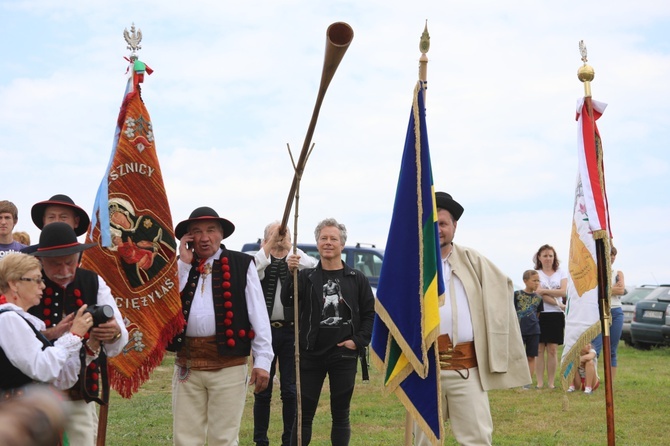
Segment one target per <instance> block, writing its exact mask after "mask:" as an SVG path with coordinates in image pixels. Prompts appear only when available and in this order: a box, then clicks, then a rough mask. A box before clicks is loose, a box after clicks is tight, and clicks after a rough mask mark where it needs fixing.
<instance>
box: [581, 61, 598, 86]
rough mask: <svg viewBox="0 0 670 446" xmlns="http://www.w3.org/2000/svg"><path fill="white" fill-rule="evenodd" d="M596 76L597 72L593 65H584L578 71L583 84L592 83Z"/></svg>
mask: <svg viewBox="0 0 670 446" xmlns="http://www.w3.org/2000/svg"><path fill="white" fill-rule="evenodd" d="M595 75H596V72H595V71H594V70H593V67H592V66H591V65H586V64H584V65H582V66H581V67H579V70H577V78H578V79H579V80H580V81H582V82H591V81H592V80H593V78H594V77H595Z"/></svg>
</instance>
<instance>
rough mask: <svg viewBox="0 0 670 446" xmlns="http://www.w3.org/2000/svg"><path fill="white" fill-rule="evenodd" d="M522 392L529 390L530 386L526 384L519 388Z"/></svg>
mask: <svg viewBox="0 0 670 446" xmlns="http://www.w3.org/2000/svg"><path fill="white" fill-rule="evenodd" d="M521 389H522V390H529V389H530V384H526V385H525V386H523V387H522V388H521Z"/></svg>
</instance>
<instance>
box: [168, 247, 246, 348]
mask: <svg viewBox="0 0 670 446" xmlns="http://www.w3.org/2000/svg"><path fill="white" fill-rule="evenodd" d="M221 248H222V252H221V256H220V257H219V258H218V259H214V263H213V265H212V298H213V301H214V318H215V320H216V345H217V351H218V352H219V354H220V355H222V356H249V353H251V339H253V338H254V336H255V334H254V331H253V330H252V329H251V323H250V322H249V316H248V312H247V300H246V296H245V289H246V287H247V270H248V269H249V265H250V264H251V262H252V260H253V257H251V256H250V255H248V254H243V253H241V252H237V251H228V250H227V249H226V247H225V246H223V245H221ZM198 263H199V262H198V259H196V258H194V259H193V263H192V265H191V271H190V272H189V275H188V281H187V282H186V286H184V288H183V290H182V292H181V305H182V312H183V314H184V319H185V320H186V325H187V326H188V317H189V314H190V311H191V304H192V302H193V297H194V295H195V290H196V287H197V285H198V279H199V278H200V271H198ZM185 333H186V327H184V331H183V332H181V333H180V334H178V335H177V336H176V337H175V338H174V339H173V340H172V345H170V346H169V347H168V350H170V351H179V350H181V348H182V347H183V345H184V340H185V338H186V336H185Z"/></svg>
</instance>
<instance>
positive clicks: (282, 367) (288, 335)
mask: <svg viewBox="0 0 670 446" xmlns="http://www.w3.org/2000/svg"><path fill="white" fill-rule="evenodd" d="M294 345H295V333H294V332H293V327H291V326H288V325H286V326H284V327H280V328H274V327H272V350H273V351H274V354H275V357H274V359H273V360H272V366H270V382H269V383H268V387H267V388H266V389H265V390H263V391H262V392H260V393H256V394H254V442H255V443H256V445H257V446H267V445H269V444H270V440H269V439H268V426H269V424H270V401H271V400H272V385H273V382H274V377H275V370H276V365H277V359H279V385H280V387H281V388H280V396H281V401H282V420H283V422H284V432H283V433H282V436H281V444H282V446H289V443H290V441H291V429H292V427H293V420H294V418H295V410H296V390H295V354H294V348H295V347H294Z"/></svg>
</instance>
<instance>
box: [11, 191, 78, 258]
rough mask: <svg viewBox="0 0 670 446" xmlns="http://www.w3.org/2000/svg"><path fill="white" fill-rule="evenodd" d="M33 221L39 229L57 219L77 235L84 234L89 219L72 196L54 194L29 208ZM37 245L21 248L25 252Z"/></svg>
mask: <svg viewBox="0 0 670 446" xmlns="http://www.w3.org/2000/svg"><path fill="white" fill-rule="evenodd" d="M30 216H31V217H32V219H33V223H35V226H37V227H38V228H39V229H40V230H41V229H44V227H45V226H46V225H48V224H49V223H54V222H57V221H60V222H63V223H67V224H68V225H70V227H71V228H72V229H74V232H75V234H76V235H77V237H78V236H80V235H83V234H86V231H88V226H89V225H90V224H91V219H90V218H89V217H88V214H87V213H86V211H85V210H83V209H82V208H80V207H79V206H77V205H76V204H75V203H74V201H73V200H72V198H70V197H68V196H67V195H63V194H56V195H54V196H53V197H51V198H49V199H48V200H44V201H40V202H38V203H35V204H34V205H33V207H32V209H31V210H30ZM36 249H37V245H31V246H28V247H26V248H24V249H22V250H21V252H25V253H27V254H30V253H33V252H35V250H36Z"/></svg>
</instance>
